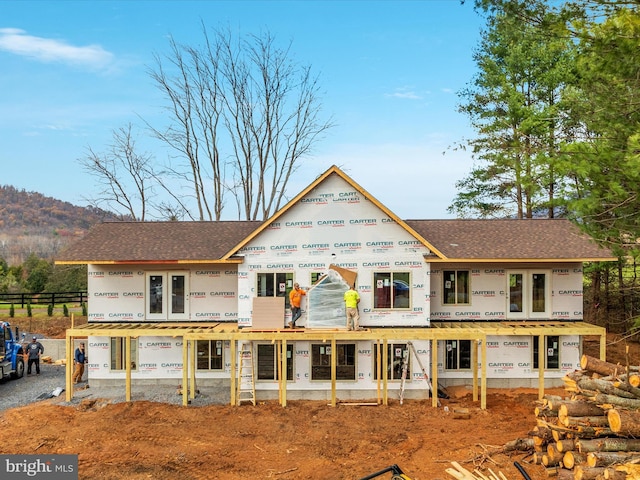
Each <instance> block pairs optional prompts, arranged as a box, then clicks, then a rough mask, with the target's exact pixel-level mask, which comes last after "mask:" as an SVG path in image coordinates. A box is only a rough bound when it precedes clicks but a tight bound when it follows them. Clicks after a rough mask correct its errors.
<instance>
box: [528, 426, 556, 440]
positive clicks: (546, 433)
mask: <svg viewBox="0 0 640 480" xmlns="http://www.w3.org/2000/svg"><path fill="white" fill-rule="evenodd" d="M530 436H531V437H533V442H534V444H536V445H542V444H546V443H549V442H551V441H553V432H552V431H551V429H550V428H548V427H541V426H539V425H536V426H535V427H533V430H532V431H531V433H530Z"/></svg>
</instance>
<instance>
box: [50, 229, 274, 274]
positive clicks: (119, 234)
mask: <svg viewBox="0 0 640 480" xmlns="http://www.w3.org/2000/svg"><path fill="white" fill-rule="evenodd" d="M261 224H262V222H256V221H227V222H224V221H221V222H105V223H101V224H98V225H95V226H93V227H92V228H91V229H90V230H89V232H88V233H87V234H86V235H85V236H84V238H82V239H80V240H78V241H77V242H75V243H73V244H72V245H70V246H69V247H67V248H66V249H65V250H63V251H62V252H60V254H59V255H58V256H57V258H56V263H58V264H85V263H92V264H116V263H124V264H126V263H162V264H167V263H194V262H195V263H230V260H225V261H224V262H223V261H222V260H221V259H222V258H223V257H224V255H225V254H226V253H227V252H228V251H229V249H230V248H231V247H232V246H233V245H235V244H236V243H238V242H239V241H240V240H241V239H243V238H245V237H246V236H247V235H249V234H250V233H251V232H252V231H253V230H255V229H256V228H257V227H258V226H260V225H261ZM237 261H238V262H240V260H237Z"/></svg>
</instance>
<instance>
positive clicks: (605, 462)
mask: <svg viewBox="0 0 640 480" xmlns="http://www.w3.org/2000/svg"><path fill="white" fill-rule="evenodd" d="M639 460H640V453H639V452H590V453H587V465H588V466H589V467H608V466H609V465H614V464H619V463H635V462H637V461H639Z"/></svg>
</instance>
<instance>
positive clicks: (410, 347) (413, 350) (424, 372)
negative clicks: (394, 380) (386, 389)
mask: <svg viewBox="0 0 640 480" xmlns="http://www.w3.org/2000/svg"><path fill="white" fill-rule="evenodd" d="M407 347H408V348H407V349H406V350H405V352H404V358H403V359H402V381H401V384H400V405H402V402H403V400H404V384H405V381H406V379H407V370H408V368H409V356H410V355H411V353H413V356H414V357H415V359H416V361H417V362H418V365H420V370H422V375H423V376H424V379H425V380H426V381H427V390H428V391H429V392H430V394H431V396H432V397H433V396H434V395H435V396H436V398H437V396H438V394H437V393H435V392H434V391H433V385H431V380H430V379H429V374H428V373H427V370H426V369H425V368H424V365H423V364H422V361H421V360H420V357H419V356H418V352H416V347H414V346H413V343H411V342H407ZM437 402H438V406H440V399H439V398H438V400H437Z"/></svg>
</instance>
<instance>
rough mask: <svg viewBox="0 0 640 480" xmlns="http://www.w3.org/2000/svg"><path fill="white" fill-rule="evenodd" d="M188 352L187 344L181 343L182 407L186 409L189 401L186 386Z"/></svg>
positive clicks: (186, 342) (192, 373)
mask: <svg viewBox="0 0 640 480" xmlns="http://www.w3.org/2000/svg"><path fill="white" fill-rule="evenodd" d="M188 350H189V342H188V341H185V342H182V392H181V393H182V406H183V407H186V406H187V405H189V399H188V398H187V385H188V383H187V382H188V381H189V379H188V376H189V368H187V365H188V362H187V360H188ZM191 375H194V372H193V370H192V371H191Z"/></svg>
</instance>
